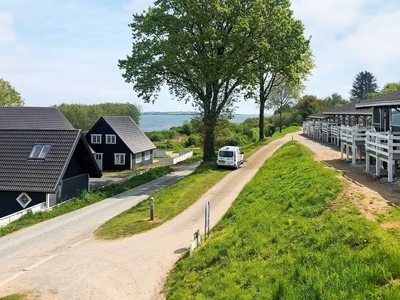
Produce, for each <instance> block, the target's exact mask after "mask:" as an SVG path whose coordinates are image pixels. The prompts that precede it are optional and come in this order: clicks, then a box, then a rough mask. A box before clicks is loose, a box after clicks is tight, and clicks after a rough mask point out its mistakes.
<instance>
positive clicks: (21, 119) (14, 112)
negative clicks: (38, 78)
mask: <svg viewBox="0 0 400 300" xmlns="http://www.w3.org/2000/svg"><path fill="white" fill-rule="evenodd" d="M0 129H36V130H39V129H68V130H71V129H75V128H74V127H73V126H72V125H71V123H70V122H68V120H67V119H66V118H65V117H64V115H63V114H62V113H61V112H60V111H59V110H58V109H57V108H55V107H29V106H0Z"/></svg>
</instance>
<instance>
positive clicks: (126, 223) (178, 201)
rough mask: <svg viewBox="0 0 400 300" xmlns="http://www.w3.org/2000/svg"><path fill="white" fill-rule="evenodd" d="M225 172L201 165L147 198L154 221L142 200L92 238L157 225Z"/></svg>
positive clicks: (291, 129)
mask: <svg viewBox="0 0 400 300" xmlns="http://www.w3.org/2000/svg"><path fill="white" fill-rule="evenodd" d="M298 130H299V128H298V127H295V126H293V127H288V128H287V129H286V130H284V131H283V132H282V133H280V134H279V133H277V134H276V135H274V136H273V138H267V139H265V140H263V141H260V142H257V143H254V144H251V145H248V146H246V147H243V151H244V152H245V157H249V156H250V155H251V154H253V153H254V152H255V151H257V150H258V149H260V148H261V147H263V146H265V145H266V144H268V143H269V142H271V141H272V140H274V139H277V138H280V137H282V136H284V135H285V134H287V133H291V132H295V131H298ZM229 172H231V170H227V169H217V168H216V166H215V163H214V162H207V163H203V164H201V165H200V166H199V167H198V168H197V169H196V170H195V172H193V173H192V174H191V175H189V176H187V177H185V178H183V179H181V180H180V181H179V182H177V183H175V184H173V185H171V186H169V187H167V188H165V189H162V190H160V191H158V192H157V193H155V194H153V195H151V196H152V197H153V198H154V199H155V220H153V221H150V220H149V202H148V201H142V202H141V203H139V204H137V205H135V206H133V207H132V208H130V209H129V210H126V211H124V212H123V213H121V214H119V215H117V216H115V217H114V218H112V219H110V220H109V221H107V222H106V223H104V224H103V225H102V226H100V227H99V229H98V230H96V231H95V233H94V234H95V236H96V238H99V239H107V240H110V239H118V238H121V237H126V236H130V235H133V234H137V233H140V232H144V231H147V230H150V229H152V228H154V227H156V226H159V225H161V224H163V223H164V222H166V221H168V220H170V219H172V218H173V217H175V216H177V215H178V214H180V213H181V212H182V211H184V210H185V209H186V208H188V207H189V206H190V205H192V204H193V203H195V202H196V201H197V200H198V199H199V198H200V197H201V195H203V194H204V193H205V192H206V191H208V190H209V189H210V188H211V187H212V186H214V185H215V184H216V183H217V182H218V181H220V180H221V179H222V178H223V177H225V176H226V175H227V174H228V173H229Z"/></svg>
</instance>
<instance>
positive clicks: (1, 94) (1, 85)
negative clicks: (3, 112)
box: [0, 78, 24, 106]
mask: <svg viewBox="0 0 400 300" xmlns="http://www.w3.org/2000/svg"><path fill="white" fill-rule="evenodd" d="M22 105H24V99H22V97H21V95H20V93H18V92H17V91H16V90H15V89H14V88H13V87H12V86H11V84H10V83H9V82H8V81H5V80H4V79H1V78H0V106H22Z"/></svg>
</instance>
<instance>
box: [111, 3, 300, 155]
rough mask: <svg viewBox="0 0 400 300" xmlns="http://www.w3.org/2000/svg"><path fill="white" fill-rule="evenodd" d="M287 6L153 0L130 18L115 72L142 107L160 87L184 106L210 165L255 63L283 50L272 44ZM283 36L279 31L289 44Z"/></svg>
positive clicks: (251, 82) (269, 59)
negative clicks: (222, 121) (197, 121)
mask: <svg viewBox="0 0 400 300" xmlns="http://www.w3.org/2000/svg"><path fill="white" fill-rule="evenodd" d="M288 5H290V2H289V1H288V0H272V1H262V0H241V1H238V0H204V1H196V0H159V1H156V2H155V4H154V7H150V8H149V9H148V10H147V11H145V12H143V13H142V14H135V15H134V16H133V22H132V23H131V24H130V27H131V29H132V36H133V47H132V54H131V55H129V56H127V57H126V59H122V60H119V68H120V69H123V70H124V73H123V77H124V78H125V81H126V82H128V83H132V84H133V89H134V91H136V92H137V93H138V95H139V96H140V97H142V98H143V100H144V101H145V102H154V101H155V100H156V99H157V97H158V94H159V92H160V90H161V87H162V86H163V85H167V86H168V87H169V91H170V93H171V95H172V96H173V97H175V98H177V99H178V100H182V101H191V102H192V105H193V106H194V108H195V109H196V110H198V112H199V115H200V118H201V120H202V122H203V125H204V126H203V128H204V145H203V153H204V156H203V159H204V160H211V159H214V158H215V149H214V148H215V147H214V146H215V144H214V140H215V128H216V125H217V121H218V119H219V118H220V117H221V116H223V115H229V114H231V113H232V112H233V111H234V109H235V103H236V102H237V101H239V99H240V97H241V96H242V95H243V93H244V92H245V91H247V89H249V88H250V87H251V86H253V85H254V82H255V81H254V78H255V77H254V74H255V70H256V67H255V66H256V65H257V64H258V65H261V64H262V65H263V66H265V65H266V64H267V62H272V61H274V60H281V59H282V58H281V57H280V55H281V53H284V51H283V50H285V48H284V45H283V44H282V43H278V45H275V42H279V41H280V39H281V38H282V37H280V36H279V33H280V31H279V29H280V27H285V26H287V24H286V23H285V22H286V21H288V19H287V18H281V14H282V13H283V12H285V11H286V10H287V9H288ZM272 7H274V8H276V9H274V10H270V9H271V8H272ZM289 15H290V14H289ZM300 29H302V27H301V28H298V30H300ZM288 31H290V30H282V32H285V35H284V36H283V38H285V39H288V40H289V39H290V35H289V34H288V33H287V32H288ZM301 32H302V31H301ZM276 35H278V36H276ZM271 37H274V39H272V38H271ZM278 46H280V47H281V48H280V49H278ZM279 50H281V52H280V51H279ZM297 55H301V54H297ZM293 56H295V55H293ZM281 63H282V64H283V65H284V64H285V62H284V61H282V62H281ZM274 64H275V65H278V62H276V61H275V62H274Z"/></svg>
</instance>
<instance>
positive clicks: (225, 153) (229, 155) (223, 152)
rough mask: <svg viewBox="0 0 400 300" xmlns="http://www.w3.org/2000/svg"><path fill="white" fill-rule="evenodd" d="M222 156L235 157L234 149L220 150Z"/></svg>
mask: <svg viewBox="0 0 400 300" xmlns="http://www.w3.org/2000/svg"><path fill="white" fill-rule="evenodd" d="M219 156H221V157H233V151H219Z"/></svg>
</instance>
